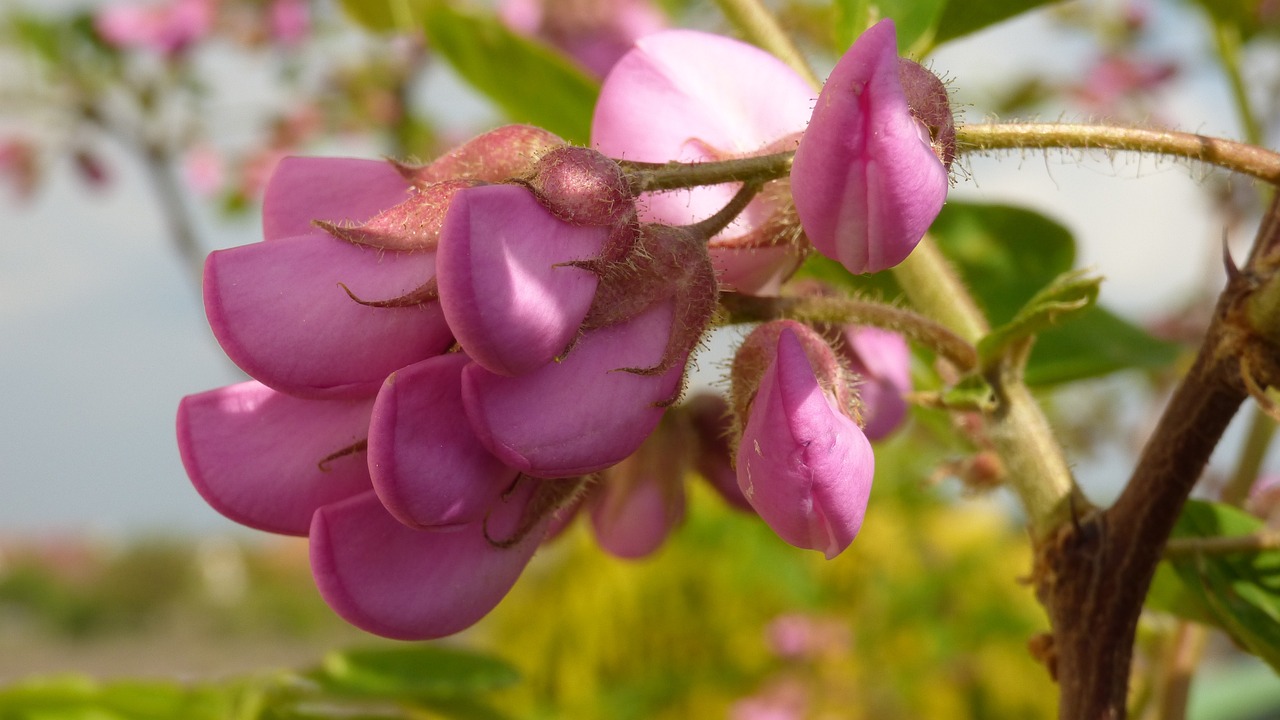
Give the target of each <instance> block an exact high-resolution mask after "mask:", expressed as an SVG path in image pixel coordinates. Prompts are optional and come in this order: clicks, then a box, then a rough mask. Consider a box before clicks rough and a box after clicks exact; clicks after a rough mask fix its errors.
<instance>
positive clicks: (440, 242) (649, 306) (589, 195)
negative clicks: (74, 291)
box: [178, 127, 716, 639]
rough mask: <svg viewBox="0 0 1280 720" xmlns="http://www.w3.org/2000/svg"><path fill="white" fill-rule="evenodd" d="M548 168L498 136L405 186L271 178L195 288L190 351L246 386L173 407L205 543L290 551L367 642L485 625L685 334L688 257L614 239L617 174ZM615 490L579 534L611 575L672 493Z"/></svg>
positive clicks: (626, 483) (580, 158)
mask: <svg viewBox="0 0 1280 720" xmlns="http://www.w3.org/2000/svg"><path fill="white" fill-rule="evenodd" d="M562 144H563V143H562V142H561V141H559V139H557V138H554V136H549V134H547V133H544V132H543V131H537V130H536V129H532V128H519V127H517V128H503V129H499V130H497V131H494V132H492V133H488V134H486V135H484V136H481V137H480V138H477V139H475V140H473V141H471V142H470V143H468V144H467V145H464V146H463V147H462V148H460V149H458V150H456V151H454V152H452V153H449V154H448V155H445V156H444V157H442V158H440V159H439V160H437V161H436V162H433V163H431V164H430V165H426V166H421V167H415V166H406V165H399V164H394V163H382V162H371V161H362V160H345V159H331V160H316V159H301V158H289V159H286V160H285V161H283V162H282V163H281V164H280V166H279V168H278V170H277V172H276V174H275V175H274V176H273V177H272V180H271V182H270V184H269V185H268V188H267V192H266V206H265V208H264V212H263V235H264V241H263V242H261V243H257V244H254V245H249V246H244V247H240V248H232V249H230V250H223V251H218V252H215V253H213V254H211V255H210V257H209V260H208V262H207V265H206V273H205V279H206V285H205V300H206V309H207V311H208V315H209V319H210V325H211V326H212V328H213V330H214V334H215V337H217V339H218V341H219V342H220V343H221V344H222V346H223V348H224V349H225V350H226V352H227V354H228V356H229V357H231V358H232V359H233V360H234V361H235V362H236V363H237V364H239V365H240V366H241V367H242V368H243V369H244V370H245V371H246V372H248V373H249V374H250V375H252V376H253V377H254V378H255V382H250V383H245V384H243V385H238V386H232V387H230V388H223V389H221V390H215V391H211V392H208V393H202V394H199V395H193V396H190V397H188V398H186V399H185V400H184V401H183V402H182V403H181V404H180V407H179V414H178V435H179V446H180V450H181V453H182V457H183V461H184V464H185V466H186V468H187V471H188V474H189V475H190V477H191V480H192V482H193V484H194V485H195V486H196V488H197V489H198V490H199V492H200V493H201V495H202V496H204V497H205V498H206V499H207V500H208V501H209V503H210V504H211V505H212V506H213V507H214V508H216V509H217V510H219V511H220V512H222V513H223V514H225V515H227V516H228V517H230V518H232V519H234V520H237V521H239V522H242V523H245V524H247V525H250V526H253V527H257V528H261V529H265V530H270V531H274V532H285V533H293V534H308V535H309V536H310V537H311V541H312V544H311V556H312V566H313V571H314V574H315V577H316V583H317V585H318V586H319V588H320V591H321V594H322V595H323V596H324V597H325V599H326V600H327V601H328V602H329V604H330V605H332V606H333V608H334V609H335V610H336V611H337V612H338V613H339V614H341V615H342V616H343V617H345V618H347V619H348V620H350V621H351V622H352V623H354V624H357V625H359V626H360V627H362V628H364V629H366V630H369V631H371V632H376V633H379V634H383V635H387V636H389V637H396V638H405V639H409V638H429V637H439V636H441V635H444V634H449V633H453V632H457V631H458V630H461V629H463V628H465V627H467V626H468V625H470V624H471V623H474V622H475V621H476V620H478V619H479V618H480V617H482V616H483V615H484V614H485V613H487V612H488V611H489V610H490V609H491V608H492V607H493V606H494V605H495V604H496V603H497V602H498V601H499V600H500V599H501V598H502V596H503V595H504V594H505V593H506V591H507V589H509V588H510V586H511V584H512V583H513V582H515V579H516V577H517V576H518V575H519V573H520V571H521V570H522V568H523V567H524V565H525V563H526V562H528V559H529V557H530V555H531V554H532V553H533V550H534V548H536V546H537V545H538V543H539V542H540V541H541V540H542V538H543V537H544V536H545V535H546V534H547V533H548V532H549V530H550V529H551V528H553V527H561V526H562V525H563V523H564V522H567V516H566V518H557V513H558V511H559V510H560V509H561V508H562V506H566V505H573V504H575V503H577V502H579V496H580V494H581V493H580V492H579V489H580V488H581V487H582V485H583V479H582V476H583V475H586V474H590V473H595V472H597V471H601V470H605V469H606V468H611V467H612V466H615V465H617V464H618V463H620V462H622V461H624V460H627V459H628V458H629V457H630V456H633V454H635V453H636V451H637V449H638V448H640V447H641V445H642V443H643V442H644V441H645V439H646V438H648V437H649V436H650V435H651V433H652V432H653V431H654V428H655V427H656V426H657V425H658V423H659V421H660V420H661V419H662V417H663V414H664V410H665V407H666V406H667V405H669V404H670V403H671V402H673V401H674V400H675V398H676V397H677V396H678V395H679V392H680V389H681V386H682V379H683V375H684V367H685V361H686V359H687V356H688V353H689V351H690V350H691V348H692V346H693V345H694V344H695V343H696V342H697V340H698V337H699V335H700V333H701V331H702V330H703V329H704V328H705V326H706V324H707V323H708V322H709V321H710V318H711V311H712V310H713V309H714V307H713V305H714V298H715V291H716V287H715V283H714V278H713V277H712V271H711V269H710V261H709V259H707V257H706V251H705V240H706V238H704V237H696V233H694V232H693V231H690V230H681V229H678V228H662V227H659V226H642V225H640V224H639V223H638V221H637V220H636V213H635V209H634V198H633V197H632V196H631V194H630V189H629V187H628V186H627V184H626V183H625V181H624V179H623V177H622V175H621V171H620V170H619V169H618V167H617V165H616V164H615V163H612V162H610V161H608V160H606V159H603V158H602V157H600V156H599V155H598V154H597V153H594V152H593V151H589V150H585V149H582V148H578V149H563V151H562V149H561V148H559V146H560V145H562ZM512 177H515V178H519V180H518V181H510V182H500V183H499V184H489V183H492V182H495V181H504V180H509V179H510V178H512ZM604 288H607V291H605V290H604ZM632 290H634V292H631V291H632ZM624 299H625V302H624ZM708 302H711V303H712V305H711V306H710V307H709V306H708ZM677 308H679V313H680V314H677ZM677 326H679V327H678V328H677ZM455 344H456V345H458V346H460V348H458V350H457V351H453V352H450V350H451V349H453V348H452V346H454V345H455ZM643 457H646V456H645V454H644V453H641V454H640V455H639V456H637V457H632V462H631V464H630V465H628V466H626V467H633V466H636V463H640V464H641V465H643V462H642V460H641V458H643ZM626 467H624V468H622V469H615V470H613V471H612V473H611V474H612V475H614V476H615V477H617V478H620V480H619V481H618V482H617V483H615V484H614V485H613V486H611V487H609V488H608V491H607V493H606V494H601V495H599V496H598V497H599V498H600V499H599V500H598V501H597V504H596V506H595V507H596V508H600V509H599V510H597V512H596V513H595V516H596V517H597V527H598V528H599V531H600V533H601V538H602V542H603V543H604V544H605V545H606V546H607V547H609V548H610V549H611V550H613V551H614V552H618V553H620V554H624V555H636V554H641V553H644V552H648V551H649V550H651V549H652V548H653V547H656V544H657V543H660V542H661V540H662V538H663V537H665V534H666V531H667V530H668V529H669V528H670V527H671V526H672V525H673V524H674V522H675V521H677V520H678V516H679V510H680V507H682V506H681V505H680V503H681V502H682V500H683V494H682V491H681V488H680V487H679V483H680V482H681V481H682V478H683V471H680V472H676V473H666V474H663V475H661V476H652V475H651V474H650V473H647V472H641V471H639V470H637V471H636V472H637V473H638V475H636V477H644V478H645V481H644V482H640V481H633V480H631V479H628V478H631V477H632V475H633V473H630V471H627V470H626ZM645 467H647V466H645ZM681 467H683V465H682V466H681ZM651 480H652V482H658V483H659V484H658V485H656V486H653V487H650V481H651ZM664 483H665V484H664ZM655 487H656V488H657V489H658V492H657V493H656V494H655V492H653V490H654V488H655ZM619 507H620V508H624V509H625V513H624V514H623V515H618V514H617V512H616V509H617V508H619Z"/></svg>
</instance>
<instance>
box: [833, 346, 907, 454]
mask: <svg viewBox="0 0 1280 720" xmlns="http://www.w3.org/2000/svg"><path fill="white" fill-rule="evenodd" d="M841 339H842V340H843V342H842V343H840V350H841V352H842V354H843V355H844V357H845V360H846V361H848V363H849V369H850V370H851V371H853V373H854V374H856V375H858V376H859V378H860V380H861V381H860V382H859V384H858V399H859V400H860V401H861V405H862V420H863V423H864V424H863V427H862V432H863V433H865V434H866V436H867V439H868V440H880V439H882V438H885V437H888V436H889V435H890V434H891V433H893V431H894V430H897V429H898V427H899V426H900V425H902V422H903V421H904V420H905V419H906V417H907V400H906V397H905V396H906V394H907V393H909V392H911V350H910V348H908V347H907V341H906V340H904V339H903V337H902V336H901V335H899V334H898V333H895V332H892V331H890V330H882V329H880V328H874V327H857V326H850V327H846V328H845V329H844V331H843V333H842V338H841Z"/></svg>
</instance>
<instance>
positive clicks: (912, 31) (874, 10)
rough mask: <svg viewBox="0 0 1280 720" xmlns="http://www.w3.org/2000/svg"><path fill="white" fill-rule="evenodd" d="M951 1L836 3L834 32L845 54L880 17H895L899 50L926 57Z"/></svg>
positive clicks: (862, 0) (860, 0)
mask: <svg viewBox="0 0 1280 720" xmlns="http://www.w3.org/2000/svg"><path fill="white" fill-rule="evenodd" d="M946 4H947V0H836V2H835V17H834V24H835V27H834V33H835V41H836V47H837V48H838V49H839V50H840V51H841V52H843V51H844V49H845V48H848V47H849V46H850V45H852V44H853V41H854V40H855V39H857V37H858V35H860V34H861V33H862V31H863V30H866V29H867V27H868V26H869V24H870V23H871V22H872V21H873V20H875V19H877V18H893V24H894V27H895V28H896V29H897V32H898V49H899V50H900V51H903V52H906V51H910V52H911V53H912V54H917V55H923V54H924V52H925V51H926V50H927V49H928V46H929V44H930V42H931V40H932V37H933V29H934V26H935V25H936V24H937V22H938V18H939V17H940V16H941V15H942V10H943V8H944V7H946Z"/></svg>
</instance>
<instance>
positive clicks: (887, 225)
mask: <svg viewBox="0 0 1280 720" xmlns="http://www.w3.org/2000/svg"><path fill="white" fill-rule="evenodd" d="M895 37H896V35H895V33H894V27H893V22H892V21H891V20H883V21H881V22H879V23H878V24H876V25H875V26H873V27H872V28H871V29H869V30H867V31H866V32H865V33H863V34H862V35H861V36H860V37H859V38H858V39H857V41H856V42H854V44H853V47H851V48H849V51H848V52H846V53H845V55H844V57H842V58H840V61H839V62H838V63H837V64H836V67H835V69H834V70H833V71H832V72H831V76H830V77H829V78H827V82H826V85H825V86H823V89H822V94H821V95H820V96H819V97H818V103H817V106H816V107H815V108H814V110H813V118H812V119H811V120H810V121H809V127H808V129H807V130H806V131H805V134H804V137H803V138H802V139H801V141H800V146H799V148H797V149H796V156H795V162H794V164H793V166H792V170H791V189H792V193H793V196H794V198H795V205H796V211H797V212H798V213H799V215H800V222H801V224H802V225H803V227H804V231H805V234H806V235H807V236H808V237H809V240H810V242H812V243H813V245H814V247H816V248H817V249H818V251H819V252H821V253H822V254H824V255H826V256H827V257H830V258H832V259H835V260H838V261H839V262H840V263H841V264H843V265H844V266H845V267H846V268H848V269H849V271H850V272H854V273H868V272H878V271H880V270H884V269H886V268H890V267H893V266H894V265H897V264H898V263H900V262H902V260H903V259H905V258H906V257H907V255H908V254H909V253H910V252H911V251H912V250H913V249H914V248H915V246H916V244H917V243H919V242H920V239H921V238H922V237H923V236H924V233H925V231H926V230H928V229H929V225H931V224H932V223H933V220H934V218H935V217H937V215H938V212H939V211H940V210H941V209H942V204H943V202H944V201H945V200H946V197H947V168H946V166H945V165H944V164H943V159H945V160H947V161H949V160H950V158H949V157H948V156H947V152H948V150H947V149H946V148H947V143H951V144H954V139H953V135H952V138H948V137H945V135H946V131H947V130H948V127H947V126H948V124H949V122H950V114H949V110H940V109H939V107H938V100H939V99H941V101H942V102H943V103H944V108H945V98H946V91H945V88H942V86H941V83H940V82H939V81H937V79H936V78H933V83H936V85H934V84H932V83H930V82H929V80H928V78H926V77H924V76H923V75H921V74H920V73H922V72H923V73H927V71H925V70H923V68H920V67H919V66H917V65H915V64H914V63H911V64H910V65H908V64H907V63H909V61H906V60H901V59H900V58H899V57H898V55H897V42H896V40H895ZM930 77H931V76H930ZM904 81H905V82H904ZM939 93H940V95H941V98H939ZM913 97H914V98H916V102H915V103H912V102H910V100H911V99H912V98H913ZM939 118H940V119H939ZM935 127H937V128H938V130H937V133H938V134H939V137H938V138H936V140H937V141H938V142H940V143H941V150H940V153H941V156H942V158H943V159H940V155H939V154H938V153H935V148H934V145H933V143H934V142H935V138H934V137H933V133H934V132H935V131H934V130H933V128H935ZM953 132H954V131H952V133H953Z"/></svg>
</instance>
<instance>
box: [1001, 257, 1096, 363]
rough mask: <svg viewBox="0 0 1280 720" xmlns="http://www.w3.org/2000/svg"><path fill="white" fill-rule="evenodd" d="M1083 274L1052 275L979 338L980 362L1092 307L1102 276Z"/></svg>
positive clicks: (1074, 272)
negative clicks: (1029, 297)
mask: <svg viewBox="0 0 1280 720" xmlns="http://www.w3.org/2000/svg"><path fill="white" fill-rule="evenodd" d="M1086 273H1087V271H1081V270H1072V271H1070V272H1066V273H1063V274H1062V275H1059V276H1058V277H1056V278H1054V279H1053V282H1051V283H1049V284H1048V285H1046V286H1045V287H1044V289H1042V290H1041V291H1040V292H1038V293H1036V294H1035V295H1034V296H1032V298H1031V299H1030V300H1028V301H1027V304H1026V305H1024V306H1022V309H1021V310H1019V311H1018V312H1017V314H1015V315H1014V316H1013V319H1012V320H1010V321H1009V322H1007V323H1005V324H1003V325H1001V326H999V327H997V328H995V329H994V330H992V331H991V332H990V333H988V334H987V336H986V337H984V338H982V340H980V341H979V342H978V356H979V357H980V358H981V363H982V365H983V366H989V365H991V364H992V363H993V362H995V361H996V360H998V359H999V357H1000V356H1001V355H1002V354H1004V353H1005V352H1006V351H1007V350H1008V349H1009V348H1010V347H1012V346H1013V345H1014V344H1016V343H1018V342H1020V341H1022V340H1025V339H1027V338H1029V337H1032V336H1034V335H1035V334H1036V333H1039V332H1041V331H1043V330H1047V329H1048V328H1050V327H1052V326H1054V325H1058V324H1060V323H1061V322H1063V321H1064V320H1065V319H1067V317H1069V316H1072V315H1078V314H1079V313H1081V312H1083V311H1085V310H1087V309H1089V308H1091V307H1093V305H1094V303H1096V302H1097V301H1098V288H1099V286H1100V285H1101V284H1102V278H1099V277H1089V276H1088V275H1087V274H1086Z"/></svg>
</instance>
